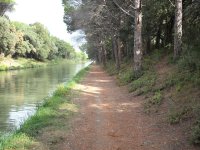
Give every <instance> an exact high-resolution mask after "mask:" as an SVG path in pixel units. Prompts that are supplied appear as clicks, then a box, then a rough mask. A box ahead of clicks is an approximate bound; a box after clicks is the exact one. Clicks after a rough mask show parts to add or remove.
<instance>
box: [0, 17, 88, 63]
mask: <svg viewBox="0 0 200 150" xmlns="http://www.w3.org/2000/svg"><path fill="white" fill-rule="evenodd" d="M0 54H1V55H4V56H8V55H10V56H12V57H14V58H17V57H25V58H33V59H36V60H40V61H44V60H45V59H49V60H51V59H55V58H67V59H75V58H76V57H78V55H80V54H77V53H76V52H75V50H74V48H73V47H72V46H71V45H70V44H69V43H66V42H65V41H63V40H60V39H58V38H57V37H53V36H51V35H50V33H49V31H48V30H47V29H46V28H45V27H44V26H43V25H42V24H40V23H34V24H31V25H27V24H24V23H19V22H10V21H9V20H8V19H6V18H3V17H1V18H0ZM83 55H84V54H83Z"/></svg>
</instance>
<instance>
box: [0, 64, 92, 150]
mask: <svg viewBox="0 0 200 150" xmlns="http://www.w3.org/2000/svg"><path fill="white" fill-rule="evenodd" d="M88 70H89V67H87V68H85V69H83V70H81V71H80V72H79V73H78V74H77V75H76V76H75V77H74V78H73V79H72V80H71V81H70V82H68V83H67V84H66V85H63V84H62V85H59V86H58V88H57V90H56V91H55V92H54V94H53V96H51V97H48V98H46V99H45V100H44V103H43V104H42V106H38V108H37V112H36V114H35V115H34V116H32V117H30V118H29V119H28V120H26V121H25V122H24V124H23V125H21V127H20V129H18V130H17V131H15V133H12V134H11V135H9V136H8V135H6V136H4V137H1V138H0V150H5V149H6V150H13V149H15V150H22V149H23V150H29V149H49V148H47V147H46V145H47V144H48V145H51V148H52V149H53V146H54V143H55V142H57V141H58V140H59V141H60V140H63V137H64V133H66V131H67V130H68V129H69V124H67V120H69V119H70V118H71V117H72V116H73V115H74V114H75V113H77V111H78V107H77V106H76V105H75V104H73V102H72V101H71V99H72V98H73V97H75V96H77V94H78V91H75V90H73V87H74V86H75V85H76V83H78V82H80V80H81V79H82V78H83V77H84V75H85V74H86V73H87V71H88ZM52 134H55V135H52ZM45 137H46V138H45Z"/></svg>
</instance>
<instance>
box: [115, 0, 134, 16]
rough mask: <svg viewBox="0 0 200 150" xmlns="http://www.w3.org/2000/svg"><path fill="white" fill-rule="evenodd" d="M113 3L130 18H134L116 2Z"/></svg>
mask: <svg viewBox="0 0 200 150" xmlns="http://www.w3.org/2000/svg"><path fill="white" fill-rule="evenodd" d="M112 1H113V3H114V4H115V5H116V6H117V7H118V8H119V9H120V10H121V11H123V12H124V13H125V14H127V15H128V16H130V17H132V18H134V16H133V15H131V14H130V13H129V12H128V11H126V10H124V9H123V8H122V7H121V6H120V5H119V4H118V3H117V2H116V1H115V0H112Z"/></svg>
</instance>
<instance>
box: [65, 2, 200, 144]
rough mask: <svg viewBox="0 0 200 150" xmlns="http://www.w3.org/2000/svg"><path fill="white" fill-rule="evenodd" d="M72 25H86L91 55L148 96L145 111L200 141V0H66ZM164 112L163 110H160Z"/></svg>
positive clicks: (72, 28)
mask: <svg viewBox="0 0 200 150" xmlns="http://www.w3.org/2000/svg"><path fill="white" fill-rule="evenodd" d="M63 4H64V6H65V17H64V21H65V23H66V24H67V26H68V30H70V31H75V30H80V29H81V30H83V31H84V32H85V34H86V39H87V42H88V43H87V45H86V47H87V52H88V55H89V58H91V59H94V60H96V62H97V63H100V64H101V65H102V66H104V67H105V68H106V70H107V71H108V72H109V73H110V74H111V75H116V76H117V79H118V83H119V85H127V86H128V87H129V91H130V92H133V95H134V96H144V110H145V112H146V113H147V114H149V115H155V116H154V117H155V118H156V117H158V116H159V115H160V116H161V117H163V118H165V123H170V124H171V125H172V126H174V124H176V125H179V126H181V128H182V132H183V133H186V134H185V136H187V138H190V141H191V142H192V143H193V144H197V145H198V144H200V118H199V116H200V115H199V112H200V111H199V110H200V107H199V106H200V60H199V58H200V44H199V43H200V38H199V34H200V30H199V29H200V13H199V9H200V3H199V1H197V0H189V1H182V0H175V1H162V0H151V1H148V0H147V1H141V0H134V1H132V0H127V1H123V0H109V1H96V0H95V1H91V0H84V1H82V3H76V2H75V1H74V3H73V2H71V1H68V0H63ZM161 114H162V115H161Z"/></svg>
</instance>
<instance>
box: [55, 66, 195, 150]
mask: <svg viewBox="0 0 200 150" xmlns="http://www.w3.org/2000/svg"><path fill="white" fill-rule="evenodd" d="M76 89H77V90H80V95H79V96H78V97H77V98H75V99H74V103H76V104H77V105H79V107H80V112H79V113H78V115H76V116H75V117H74V118H73V119H72V120H71V121H70V126H71V129H70V131H69V132H68V133H67V135H66V137H65V139H63V140H62V141H63V142H62V143H59V144H58V145H57V146H56V149H58V150H196V149H197V147H193V146H192V145H190V144H189V142H188V139H186V137H187V136H186V135H185V134H187V133H186V132H183V129H182V128H181V125H173V126H172V125H169V124H168V123H167V122H166V120H165V119H166V118H163V116H164V115H163V113H166V112H165V111H160V112H159V113H157V114H156V115H147V114H145V113H144V108H143V102H144V97H143V96H133V95H134V94H131V93H128V90H127V87H125V86H124V87H119V86H117V85H116V80H115V79H114V77H111V76H108V75H107V74H106V73H105V72H104V71H103V70H102V69H101V68H100V67H99V66H92V67H91V70H90V72H89V73H88V75H87V76H86V77H85V79H84V80H83V81H82V82H81V83H80V84H79V85H78V86H77V87H76Z"/></svg>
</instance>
